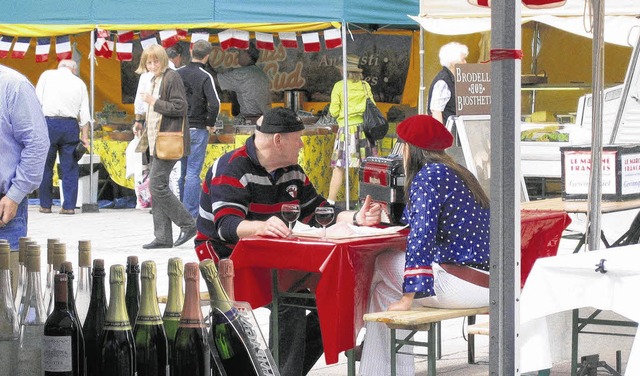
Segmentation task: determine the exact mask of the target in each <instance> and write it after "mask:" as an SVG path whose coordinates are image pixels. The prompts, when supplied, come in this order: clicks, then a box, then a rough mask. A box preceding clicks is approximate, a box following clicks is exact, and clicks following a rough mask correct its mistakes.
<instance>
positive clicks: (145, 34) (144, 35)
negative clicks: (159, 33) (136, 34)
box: [140, 30, 156, 39]
mask: <svg viewBox="0 0 640 376" xmlns="http://www.w3.org/2000/svg"><path fill="white" fill-rule="evenodd" d="M155 36H156V31H155V30H140V39H149V38H151V37H155Z"/></svg>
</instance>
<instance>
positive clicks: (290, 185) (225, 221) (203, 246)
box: [195, 107, 381, 376]
mask: <svg viewBox="0 0 640 376" xmlns="http://www.w3.org/2000/svg"><path fill="white" fill-rule="evenodd" d="M259 123H260V124H259V125H258V126H256V132H255V134H254V135H253V136H252V137H250V138H249V139H247V142H246V144H245V145H244V146H243V147H241V148H239V149H236V150H233V151H231V152H229V153H226V154H225V155H223V156H222V157H220V158H219V159H218V160H217V161H216V162H215V163H214V165H213V166H212V167H211V169H210V170H209V171H208V172H207V175H206V177H205V182H204V183H203V186H202V193H201V194H200V212H199V216H198V219H197V226H198V234H197V235H196V240H195V243H196V253H197V255H198V257H199V258H200V259H201V260H203V259H207V258H212V259H214V260H216V261H217V260H218V259H220V258H226V257H229V255H230V254H231V251H232V250H233V246H234V245H235V243H237V242H238V240H239V239H240V238H243V237H247V236H253V235H265V236H271V237H281V238H284V237H287V236H289V235H290V234H291V230H289V227H288V225H287V223H286V222H285V221H283V219H282V217H281V214H280V208H281V207H282V205H283V204H299V205H300V221H301V222H303V223H307V224H309V225H311V226H318V224H317V223H316V221H315V219H314V215H313V214H314V211H315V209H316V208H317V207H320V206H328V205H329V204H328V203H327V201H326V200H325V199H324V197H322V196H320V195H319V194H318V193H317V192H316V190H315V188H314V187H313V184H311V182H310V181H309V178H308V177H307V175H306V174H305V173H304V171H303V169H302V167H300V165H298V154H299V152H300V149H302V146H303V144H302V139H301V136H302V131H303V130H304V125H303V124H302V121H301V120H300V118H299V117H298V116H297V115H296V114H295V112H293V111H292V110H290V109H286V108H281V107H280V108H274V109H272V110H270V111H268V112H267V113H266V114H265V115H264V117H263V119H262V122H259ZM380 214H381V208H380V206H379V205H378V204H373V203H372V202H371V199H370V198H369V197H367V199H366V200H365V203H364V205H363V206H362V208H361V209H360V210H359V211H357V212H355V211H341V210H339V209H337V208H336V221H337V222H348V223H354V224H356V225H362V226H373V225H376V224H378V223H380ZM279 317H280V319H279V320H280V333H279V338H280V342H279V343H280V354H281V355H280V364H279V366H280V372H281V374H283V375H287V376H290V375H293V376H298V375H305V374H306V373H307V372H309V370H310V369H311V368H312V367H313V365H314V364H315V362H316V361H317V360H318V358H319V357H320V356H321V355H322V339H321V337H320V328H319V324H318V317H317V312H316V311H313V312H311V313H310V314H309V315H306V312H305V309H303V308H296V307H282V308H281V309H280V312H279Z"/></svg>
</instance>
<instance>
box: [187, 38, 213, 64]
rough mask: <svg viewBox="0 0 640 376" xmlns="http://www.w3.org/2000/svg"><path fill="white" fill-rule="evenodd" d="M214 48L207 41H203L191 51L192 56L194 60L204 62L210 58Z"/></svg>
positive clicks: (197, 43)
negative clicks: (206, 58)
mask: <svg viewBox="0 0 640 376" xmlns="http://www.w3.org/2000/svg"><path fill="white" fill-rule="evenodd" d="M212 49H213V46H211V43H210V42H209V41H207V40H204V39H201V40H199V41H197V42H195V43H194V44H193V48H192V49H191V56H193V58H194V59H197V60H202V59H204V58H205V57H207V56H209V54H210V53H211V50H212Z"/></svg>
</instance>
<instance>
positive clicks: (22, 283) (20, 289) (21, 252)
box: [13, 236, 31, 316]
mask: <svg viewBox="0 0 640 376" xmlns="http://www.w3.org/2000/svg"><path fill="white" fill-rule="evenodd" d="M29 240H31V239H30V238H28V237H26V236H23V237H21V238H20V239H18V282H17V284H16V290H15V291H14V292H13V304H14V306H15V307H16V310H18V309H19V308H20V303H21V302H22V295H24V290H25V289H26V287H27V266H26V264H25V262H26V259H27V245H26V242H27V241H29ZM18 316H20V313H18Z"/></svg>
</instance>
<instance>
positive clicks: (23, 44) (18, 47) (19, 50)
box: [11, 37, 31, 59]
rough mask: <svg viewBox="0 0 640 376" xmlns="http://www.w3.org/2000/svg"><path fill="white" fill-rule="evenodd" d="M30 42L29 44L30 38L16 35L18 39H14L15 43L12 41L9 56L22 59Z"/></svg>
mask: <svg viewBox="0 0 640 376" xmlns="http://www.w3.org/2000/svg"><path fill="white" fill-rule="evenodd" d="M30 44H31V38H29V37H18V39H17V40H16V43H14V45H13V51H11V58H12V59H24V55H26V54H27V51H28V50H29V45H30Z"/></svg>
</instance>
